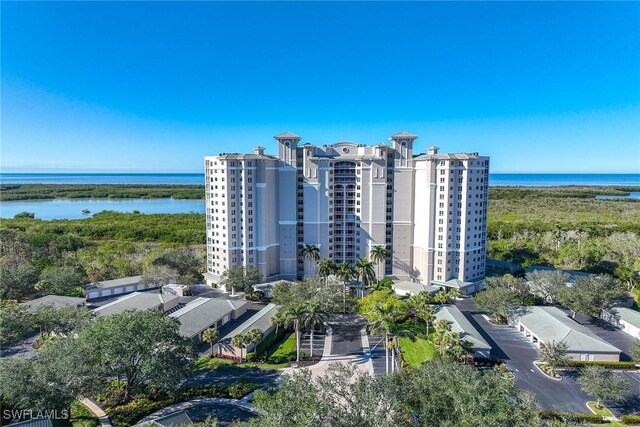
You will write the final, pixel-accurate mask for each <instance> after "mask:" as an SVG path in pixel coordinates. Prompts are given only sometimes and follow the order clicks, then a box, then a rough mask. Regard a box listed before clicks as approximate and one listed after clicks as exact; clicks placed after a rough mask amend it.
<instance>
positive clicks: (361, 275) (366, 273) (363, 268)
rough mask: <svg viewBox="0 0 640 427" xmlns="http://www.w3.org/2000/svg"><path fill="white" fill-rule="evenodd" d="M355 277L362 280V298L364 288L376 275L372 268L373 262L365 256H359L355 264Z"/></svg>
mask: <svg viewBox="0 0 640 427" xmlns="http://www.w3.org/2000/svg"><path fill="white" fill-rule="evenodd" d="M355 272H356V277H357V278H358V279H359V280H361V281H362V298H364V290H365V288H366V287H368V286H369V285H370V284H371V282H372V281H373V279H374V278H375V276H376V272H375V270H374V268H373V262H372V261H369V260H368V259H366V258H365V257H359V258H358V261H357V262H356V265H355Z"/></svg>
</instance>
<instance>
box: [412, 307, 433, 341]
mask: <svg viewBox="0 0 640 427" xmlns="http://www.w3.org/2000/svg"><path fill="white" fill-rule="evenodd" d="M416 316H417V317H418V318H419V319H420V320H422V321H423V322H424V324H425V326H426V329H427V337H428V336H429V326H431V325H432V324H433V322H434V321H435V320H436V311H435V310H434V308H433V307H431V306H430V305H427V306H426V307H421V308H418V309H417V311H416Z"/></svg>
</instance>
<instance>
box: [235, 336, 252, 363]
mask: <svg viewBox="0 0 640 427" xmlns="http://www.w3.org/2000/svg"><path fill="white" fill-rule="evenodd" d="M248 343H249V342H248V340H247V337H246V336H245V335H244V334H237V335H234V336H233V338H231V345H232V346H234V347H236V348H239V349H240V362H242V361H243V360H244V353H243V349H245V348H247V344H248Z"/></svg>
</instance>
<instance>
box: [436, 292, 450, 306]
mask: <svg viewBox="0 0 640 427" xmlns="http://www.w3.org/2000/svg"><path fill="white" fill-rule="evenodd" d="M433 302H435V303H436V304H448V303H449V296H448V295H447V292H446V291H445V290H439V291H438V292H436V293H435V295H434V296H433Z"/></svg>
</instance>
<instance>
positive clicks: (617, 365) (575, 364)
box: [568, 360, 637, 369]
mask: <svg viewBox="0 0 640 427" xmlns="http://www.w3.org/2000/svg"><path fill="white" fill-rule="evenodd" d="M568 366H570V367H572V368H582V367H584V366H602V367H603V368H607V369H637V367H636V364H635V362H600V361H594V362H592V361H586V360H572V361H570V362H569V364H568Z"/></svg>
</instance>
